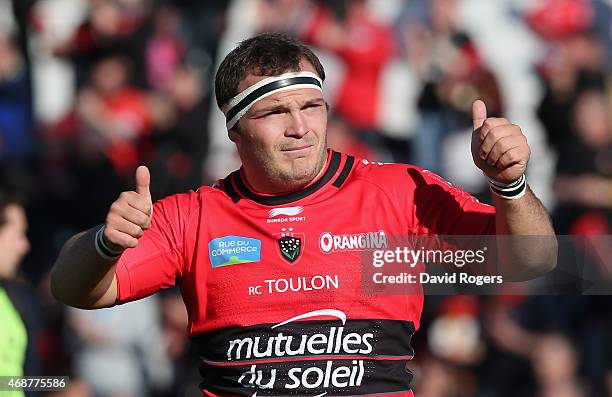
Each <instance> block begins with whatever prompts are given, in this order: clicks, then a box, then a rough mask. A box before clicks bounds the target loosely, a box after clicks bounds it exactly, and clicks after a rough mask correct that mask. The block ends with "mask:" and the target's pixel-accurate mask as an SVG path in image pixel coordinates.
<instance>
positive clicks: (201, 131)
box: [152, 65, 210, 197]
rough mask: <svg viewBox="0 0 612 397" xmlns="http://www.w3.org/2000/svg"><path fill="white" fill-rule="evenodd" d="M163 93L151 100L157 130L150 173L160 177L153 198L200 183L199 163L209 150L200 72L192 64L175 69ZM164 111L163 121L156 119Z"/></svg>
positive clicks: (203, 87)
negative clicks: (164, 117) (151, 171)
mask: <svg viewBox="0 0 612 397" xmlns="http://www.w3.org/2000/svg"><path fill="white" fill-rule="evenodd" d="M167 85H168V86H167V88H166V90H165V92H163V93H160V95H158V96H157V97H156V100H155V101H153V103H154V104H155V106H154V112H153V113H154V115H155V117H156V118H157V120H156V121H155V124H156V127H157V128H156V132H155V134H154V135H153V136H152V143H153V146H154V147H155V150H154V156H153V158H152V167H153V170H154V171H153V172H155V173H156V175H158V177H159V184H158V186H156V187H154V189H155V190H154V191H153V196H154V197H164V196H166V195H169V194H172V193H174V192H177V191H184V190H187V189H194V188H196V187H197V186H199V185H200V184H201V183H202V179H203V170H202V163H203V162H204V155H205V153H206V151H207V150H208V144H209V134H208V131H207V130H206V128H205V126H206V120H208V109H209V108H210V106H209V104H208V101H209V98H208V97H207V96H205V95H204V89H205V85H204V82H203V79H202V72H200V71H199V70H196V69H194V68H193V67H191V66H188V65H183V66H180V67H178V68H177V70H176V71H174V73H173V75H172V76H171V78H170V80H169V81H168V84H167ZM162 114H165V115H166V116H167V118H166V120H159V116H160V115H162Z"/></svg>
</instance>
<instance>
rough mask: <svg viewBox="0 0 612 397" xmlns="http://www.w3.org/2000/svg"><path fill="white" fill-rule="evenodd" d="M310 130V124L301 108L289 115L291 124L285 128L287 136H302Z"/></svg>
mask: <svg viewBox="0 0 612 397" xmlns="http://www.w3.org/2000/svg"><path fill="white" fill-rule="evenodd" d="M307 132H308V126H307V123H306V120H305V118H304V115H303V114H302V113H301V112H300V111H299V110H294V111H292V112H291V114H290V117H289V125H287V128H286V129H285V136H290V137H294V138H301V137H303V136H304V135H306V133H307Z"/></svg>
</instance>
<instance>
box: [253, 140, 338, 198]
mask: <svg viewBox="0 0 612 397" xmlns="http://www.w3.org/2000/svg"><path fill="white" fill-rule="evenodd" d="M327 161H328V155H327V151H326V155H325V157H324V158H323V159H322V162H321V165H320V166H319V170H318V172H317V173H316V175H315V176H313V177H309V178H305V179H303V180H296V179H293V180H292V179H290V178H283V177H282V176H280V175H270V173H267V172H257V171H254V169H253V168H251V167H242V174H243V175H244V180H245V182H246V184H247V185H248V187H249V189H251V190H252V191H253V192H255V193H258V194H270V195H283V194H288V193H293V192H296V191H299V190H301V189H303V188H305V187H306V186H308V185H310V184H311V183H313V182H314V181H316V180H317V179H319V178H320V177H321V175H323V173H324V172H325V169H326V167H327Z"/></svg>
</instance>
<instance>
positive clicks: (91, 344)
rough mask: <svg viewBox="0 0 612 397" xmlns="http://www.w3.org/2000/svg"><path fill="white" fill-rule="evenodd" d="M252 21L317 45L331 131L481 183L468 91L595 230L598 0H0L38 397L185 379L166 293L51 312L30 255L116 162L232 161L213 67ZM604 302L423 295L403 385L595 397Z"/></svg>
mask: <svg viewBox="0 0 612 397" xmlns="http://www.w3.org/2000/svg"><path fill="white" fill-rule="evenodd" d="M261 31H283V32H287V33H288V34H291V35H295V36H297V37H299V38H301V39H303V40H305V41H306V42H307V43H309V44H311V45H312V46H314V47H315V48H316V49H317V53H318V54H319V55H320V56H321V58H322V60H323V63H324V65H325V67H326V70H327V76H328V78H327V80H326V83H325V85H326V88H325V89H326V91H327V95H328V98H329V101H330V104H331V107H332V113H331V119H330V123H329V141H330V145H331V146H332V147H334V148H336V149H338V150H343V151H347V152H350V153H352V154H355V155H357V156H363V157H366V158H368V159H370V160H380V161H398V162H413V163H415V164H417V165H420V166H423V167H426V168H429V169H432V170H435V171H436V172H438V173H440V174H441V175H443V176H444V177H446V178H448V179H449V180H451V181H452V182H453V183H455V184H457V185H459V186H461V187H463V188H464V189H466V190H468V191H470V192H472V193H474V194H476V195H477V196H478V197H479V198H481V199H482V200H484V201H488V200H490V197H488V193H487V188H486V185H485V184H484V183H483V178H482V177H481V175H480V174H479V173H478V171H477V170H475V169H474V166H473V165H472V160H471V156H470V151H469V135H470V125H471V119H470V113H469V105H470V104H471V102H472V100H473V99H474V98H475V97H483V98H485V99H486V101H487V104H488V107H489V111H490V114H492V115H497V116H504V117H507V118H508V119H510V120H511V121H512V122H514V123H516V124H519V125H520V126H521V127H522V128H523V131H524V132H525V134H526V135H527V137H528V140H529V142H530V144H531V147H532V152H533V154H532V159H531V162H530V165H529V170H528V179H529V182H530V184H531V185H532V187H533V189H534V190H535V191H536V193H537V194H538V196H539V197H541V198H542V200H543V201H544V203H545V204H546V206H547V207H548V209H549V210H550V211H551V213H552V214H553V219H554V222H555V226H556V230H557V233H559V234H582V235H589V234H590V235H592V234H596V235H608V234H610V228H611V225H612V223H610V222H611V216H610V215H611V208H612V179H611V177H612V117H611V115H610V114H611V110H612V95H611V94H612V91H611V90H610V84H609V73H610V71H611V67H612V43H611V39H612V2H611V1H609V0H608V1H606V0H591V1H588V0H533V1H527V0H430V1H424V0H422V1H419V0H406V1H400V0H372V1H357V0H354V1H342V0H331V1H315V0H234V1H221V0H216V1H214V0H208V1H206V2H203V1H198V0H175V1H161V0H158V1H156V0H38V1H34V0H12V1H11V0H0V174H1V178H0V187H1V188H2V189H3V190H7V191H10V192H14V193H17V194H19V195H20V196H22V197H23V198H25V200H26V203H27V213H28V219H29V223H30V228H29V232H28V237H29V239H30V242H31V250H30V252H29V254H28V255H27V257H26V258H25V260H24V262H23V263H22V266H21V271H20V275H19V278H20V279H21V280H22V281H23V282H24V283H26V284H27V285H29V288H30V294H31V298H32V299H33V300H35V301H36V302H37V305H38V309H37V310H39V314H38V315H37V316H36V318H37V319H38V320H39V321H38V323H37V325H36V327H35V328H36V333H33V334H31V337H32V338H33V339H34V340H35V345H36V352H37V354H36V356H37V361H38V362H37V363H35V364H37V365H38V370H37V371H38V372H37V373H38V374H47V375H70V376H71V379H72V382H71V387H70V389H69V390H68V391H67V392H63V393H55V394H54V395H58V396H60V395H64V396H68V395H72V396H116V397H119V396H126V397H127V396H148V395H151V396H184V395H195V393H197V392H196V391H195V390H196V388H197V386H196V385H197V382H198V374H197V366H198V357H197V355H195V353H194V352H193V350H192V349H191V347H190V346H189V344H188V341H187V340H186V337H185V331H184V330H185V323H186V314H185V311H184V307H183V304H182V301H181V300H180V297H179V296H178V295H177V292H176V291H172V290H170V291H165V292H164V293H162V294H159V295H158V296H156V297H154V298H149V299H147V300H145V301H141V302H138V303H133V304H129V305H126V306H124V307H121V308H115V309H113V310H111V311H109V310H101V311H94V312H85V311H79V310H68V309H67V308H66V307H64V306H62V305H60V304H58V303H57V302H55V301H54V300H53V298H52V297H51V294H50V291H49V283H48V272H49V269H50V267H51V266H52V263H53V260H54V258H55V257H56V256H57V253H58V251H59V249H60V248H61V245H62V244H63V242H64V241H65V240H66V239H67V238H68V237H69V236H71V235H72V234H74V233H76V232H78V231H80V230H83V229H85V228H89V227H91V226H93V225H95V224H97V223H100V222H101V221H102V220H103V219H104V216H105V213H106V211H107V209H108V207H109V205H110V203H111V202H112V201H113V200H114V199H115V197H116V196H117V195H118V193H119V192H121V191H122V190H124V189H126V188H131V186H132V183H133V180H132V178H133V173H134V170H135V167H136V166H137V165H138V164H146V165H148V166H149V167H150V168H151V172H152V186H151V187H152V193H153V196H154V198H160V197H163V196H165V195H168V194H172V193H175V192H180V191H184V190H186V189H189V188H195V187H197V186H199V185H200V184H202V183H204V184H210V183H212V182H213V181H214V180H215V179H216V178H219V177H222V176H223V175H224V174H225V173H226V172H228V171H231V170H232V169H234V168H235V167H236V165H237V164H238V163H237V159H236V156H235V153H234V151H233V150H232V146H231V143H230V142H229V140H228V139H227V132H226V131H225V127H224V122H223V118H222V115H221V113H220V112H219V111H218V110H217V108H216V105H215V104H214V99H211V98H214V96H213V95H212V82H213V78H214V71H215V66H216V65H217V64H218V62H219V61H220V59H221V58H222V57H223V56H224V54H225V53H226V52H227V51H228V50H229V49H230V48H231V47H232V46H233V45H234V44H235V43H236V42H238V41H239V40H241V39H243V38H246V37H248V36H250V35H252V34H254V33H257V32H261ZM610 302H612V300H610V298H609V297H606V296H581V295H580V294H579V293H568V294H563V295H561V294H559V295H549V296H515V295H513V296H508V295H505V296H494V297H491V296H490V297H474V296H458V297H457V296H455V297H428V299H426V308H425V311H424V314H423V328H422V330H421V331H420V332H418V334H417V336H416V338H415V347H416V359H415V360H414V362H413V363H412V364H411V369H412V370H413V371H414V373H415V390H416V391H417V392H418V395H419V396H421V397H435V396H440V397H442V396H449V397H450V396H487V397H488V396H568V397H569V396H606V395H609V396H612V370H611V367H612V366H611V354H612V346H611V335H612V320H611V316H610V312H609V306H610ZM0 326H1V325H0Z"/></svg>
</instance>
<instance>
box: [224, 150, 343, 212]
mask: <svg viewBox="0 0 612 397" xmlns="http://www.w3.org/2000/svg"><path fill="white" fill-rule="evenodd" d="M330 153H331V154H330V156H329V157H328V161H327V166H326V169H325V171H324V172H323V175H321V176H320V177H319V178H318V179H317V180H316V181H314V182H313V183H311V184H310V185H308V186H306V187H305V188H304V189H302V190H298V191H296V192H292V193H287V194H282V195H277V196H268V195H261V194H258V193H256V192H254V191H252V190H251V189H249V187H248V186H247V184H246V182H245V180H244V176H243V175H242V173H241V172H240V171H239V170H238V171H234V172H232V173H231V174H230V175H228V177H227V178H225V179H224V180H223V185H224V190H225V191H226V192H227V193H228V194H229V195H230V197H231V198H232V200H233V201H234V202H238V201H239V200H240V198H242V197H244V198H247V199H249V200H252V201H255V202H256V203H259V204H262V205H269V206H275V205H284V204H288V203H292V202H294V201H297V200H301V199H303V198H305V197H307V196H310V195H311V194H313V193H315V192H317V191H319V190H320V189H321V188H323V187H324V186H325V185H327V184H328V183H329V182H330V181H331V180H332V178H333V177H334V175H336V173H337V172H338V169H339V168H340V164H341V162H342V157H343V156H342V155H341V154H340V153H338V152H336V151H334V150H331V149H330ZM348 157H351V156H348ZM349 163H350V164H349ZM352 165H353V159H352V157H351V159H350V161H349V159H347V161H345V164H344V167H343V170H342V172H341V173H340V175H339V176H338V178H336V181H335V182H334V185H337V182H338V180H340V179H341V178H343V179H345V178H346V176H347V175H348V173H349V172H350V169H351V168H352ZM347 166H348V169H347V170H346V171H345V168H347ZM337 187H339V186H337Z"/></svg>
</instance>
